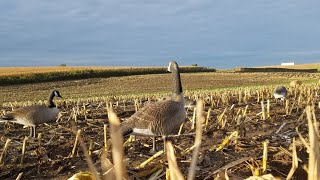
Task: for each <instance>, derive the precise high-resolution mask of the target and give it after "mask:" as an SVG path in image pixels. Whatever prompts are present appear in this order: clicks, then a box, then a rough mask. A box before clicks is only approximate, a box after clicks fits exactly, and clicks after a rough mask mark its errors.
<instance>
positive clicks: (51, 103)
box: [48, 93, 56, 108]
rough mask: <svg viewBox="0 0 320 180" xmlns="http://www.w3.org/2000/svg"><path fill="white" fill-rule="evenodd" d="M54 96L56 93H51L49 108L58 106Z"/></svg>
mask: <svg viewBox="0 0 320 180" xmlns="http://www.w3.org/2000/svg"><path fill="white" fill-rule="evenodd" d="M53 98H54V93H51V95H50V96H49V100H48V107H49V108H53V107H56V105H55V104H54V102H53Z"/></svg>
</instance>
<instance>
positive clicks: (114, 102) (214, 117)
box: [0, 73, 320, 179]
mask: <svg viewBox="0 0 320 180" xmlns="http://www.w3.org/2000/svg"><path fill="white" fill-rule="evenodd" d="M133 79H135V81H132V80H133ZM297 79H299V80H302V82H303V84H302V85H301V86H298V87H294V88H289V95H288V98H287V100H286V101H283V102H282V101H276V100H275V99H274V98H273V95H272V94H273V89H274V84H284V83H286V85H288V83H289V82H290V80H297ZM312 79H313V80H312ZM317 79H319V75H318V74H307V73H274V74H272V73H243V74H235V73H197V74H182V85H183V87H184V90H185V93H184V95H185V96H187V97H189V98H190V99H192V100H195V101H196V100H200V99H201V100H203V104H200V105H198V108H197V109H198V112H197V110H196V109H195V108H194V107H188V108H187V120H186V121H185V123H184V124H183V126H182V127H181V129H180V136H176V137H170V138H169V140H170V141H171V142H172V146H171V144H170V143H168V144H167V145H166V146H167V148H166V149H167V152H166V153H163V151H162V150H163V141H162V139H161V138H158V139H157V145H158V150H159V152H158V153H156V155H157V156H156V157H153V158H152V159H151V161H150V162H148V161H147V162H146V160H147V159H148V158H150V157H151V156H152V155H150V152H149V151H150V149H151V148H152V139H151V138H148V137H138V136H137V137H131V138H129V139H128V138H124V142H123V144H120V146H119V142H121V141H120V140H121V138H120V140H119V139H117V140H114V138H119V137H118V136H116V132H117V131H116V130H114V129H116V128H117V127H116V126H115V125H113V126H114V127H113V128H114V129H113V133H115V134H114V135H112V136H110V122H109V118H108V114H109V117H110V115H112V112H115V114H116V115H117V116H118V117H119V118H120V119H121V120H122V119H124V118H127V117H130V116H131V115H132V114H133V113H134V112H135V111H137V110H138V109H140V108H142V107H143V106H144V105H146V104H148V103H152V102H154V101H157V100H159V99H160V98H161V97H162V96H163V95H164V92H169V91H170V89H171V84H172V83H171V79H170V76H169V75H145V76H131V77H118V78H101V79H93V80H78V81H63V82H50V83H40V84H33V85H15V86H5V87H2V88H1V91H0V92H1V96H2V99H1V103H2V104H0V105H1V107H0V108H1V112H0V113H1V115H2V114H4V113H6V112H9V111H11V110H12V109H15V108H17V107H21V106H24V105H28V104H42V103H46V101H39V99H46V97H47V94H48V93H49V89H50V90H52V88H57V89H59V91H60V92H61V95H62V96H64V99H62V100H56V103H57V106H58V107H59V108H60V109H61V113H60V116H59V118H58V120H57V123H54V124H45V125H40V126H39V127H38V132H39V133H40V134H41V135H39V136H38V138H28V139H27V138H25V136H26V135H28V132H29V130H28V129H23V128H22V127H21V125H17V124H11V123H2V124H0V137H1V139H0V148H1V150H0V152H1V159H0V161H1V165H0V178H1V179H15V178H16V177H18V175H19V174H20V175H22V179H67V178H70V177H71V176H72V175H73V174H75V173H77V172H80V171H91V172H93V174H95V173H94V171H95V170H96V171H97V172H98V173H99V176H100V177H102V178H107V177H109V178H110V177H111V179H112V177H114V176H117V175H118V174H117V173H118V172H119V171H118V170H119V167H121V165H120V166H119V162H121V161H119V159H117V161H114V160H113V158H115V154H117V153H116V152H121V151H122V149H123V151H124V157H123V159H124V164H125V167H126V169H124V171H123V173H124V176H126V175H125V174H127V178H128V179H168V178H171V179H179V178H182V177H184V178H187V177H188V174H189V173H190V172H194V173H195V178H196V179H214V178H216V179H218V177H220V178H222V179H224V178H226V176H228V177H229V178H231V179H245V178H248V177H250V176H253V175H264V174H269V176H271V174H272V175H273V176H274V177H279V178H281V179H284V178H286V177H287V176H288V174H289V172H290V170H291V168H292V167H294V168H293V169H294V171H292V172H294V174H293V176H292V178H293V179H307V177H308V168H309V170H310V164H309V165H308V160H309V157H310V158H311V160H314V163H313V164H317V163H318V164H320V163H319V157H317V156H314V154H312V153H314V146H315V145H316V144H317V143H318V144H319V140H318V138H319V131H318V129H317V128H318V127H319V124H318V123H317V122H318V119H319V108H320V104H319V102H320V97H319V93H320V85H319V84H318V80H317ZM310 80H312V81H313V82H310ZM129 82H130V84H129ZM133 82H134V83H133ZM307 82H308V83H307ZM150 83H151V85H150ZM152 83H154V84H152ZM263 84H265V85H263ZM267 84H272V85H267ZM240 85H241V86H240ZM257 85H261V86H257ZM239 86H240V87H239ZM76 87H77V88H76ZM217 87H218V89H216V88H217ZM222 87H232V88H223V89H221V88H222ZM287 87H288V86H287ZM104 90H105V93H103V92H102V91H104ZM113 91H118V94H114V93H113ZM36 92H39V94H37V93H36ZM139 92H140V93H139ZM157 92H161V93H157ZM8 93H10V95H7V94H8ZM19 93H20V94H19ZM128 93H131V94H132V93H134V94H135V95H126V94H128ZM27 100H28V101H27ZM308 105H309V106H308ZM307 106H308V107H310V108H309V109H307V111H306V107H307ZM107 107H109V109H108V111H107ZM110 107H112V109H113V111H112V110H111V109H110ZM201 108H203V111H201ZM196 114H197V118H196ZM116 119H117V118H116ZM197 120H199V121H197ZM310 120H311V122H314V127H317V128H314V129H316V131H315V134H316V135H315V136H312V137H311V139H310V136H309V130H308V128H310V127H308V121H310ZM196 122H199V123H196ZM115 124H117V123H115ZM199 124H200V126H199ZM311 124H312V123H311ZM309 126H311V125H310V122H309ZM200 127H201V128H202V130H201V128H200ZM111 128H112V127H111ZM196 130H197V131H198V132H199V131H200V132H201V134H202V137H201V138H199V136H198V140H199V139H200V140H201V146H200V147H199V146H194V144H195V138H196V136H195V132H196ZM299 135H300V137H299ZM76 137H77V138H76ZM8 139H9V140H10V143H7V145H6V142H8V141H9V140H8ZM293 139H294V140H293ZM111 142H113V146H112V145H111V144H112V143H111ZM115 142H118V143H116V144H115ZM315 142H316V143H315ZM196 144H197V145H199V144H198V143H196ZM23 146H25V150H24V148H23ZM122 147H123V148H122ZM114 148H118V149H117V151H115V150H114ZM317 148H318V149H317ZM315 149H317V150H318V152H316V153H318V154H319V146H317V147H315ZM112 150H113V151H112ZM23 151H24V152H25V154H23V153H22V152H23ZM194 151H196V153H198V155H196V157H197V158H196V161H193V162H196V166H195V167H194V168H192V169H191V170H190V166H191V164H192V160H193V158H192V156H193V154H194V153H195V152H194ZM85 154H89V155H87V156H86V155H85ZM118 155H119V154H118ZM295 155H297V156H295ZM120 157H121V153H120ZM86 159H87V160H86ZM88 159H89V160H88ZM90 160H91V161H92V162H91V163H90ZM175 161H176V162H175ZM293 162H294V163H293ZM315 162H317V163H315ZM113 165H115V166H114V167H113ZM94 169H95V170H94ZM120 169H121V168H120ZM115 172H116V174H114V173H115ZM179 172H181V175H182V176H179ZM309 173H310V172H309ZM289 176H290V175H289ZM269 179H272V178H269Z"/></svg>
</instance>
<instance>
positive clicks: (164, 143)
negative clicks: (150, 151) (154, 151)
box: [162, 136, 167, 153]
mask: <svg viewBox="0 0 320 180" xmlns="http://www.w3.org/2000/svg"><path fill="white" fill-rule="evenodd" d="M162 139H163V153H166V140H167V136H162Z"/></svg>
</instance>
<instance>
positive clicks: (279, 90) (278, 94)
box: [273, 86, 288, 101]
mask: <svg viewBox="0 0 320 180" xmlns="http://www.w3.org/2000/svg"><path fill="white" fill-rule="evenodd" d="M287 94H288V90H287V88H286V87H284V86H277V87H276V88H275V89H274V91H273V96H274V98H275V99H281V100H282V101H283V100H285V98H286V96H287Z"/></svg>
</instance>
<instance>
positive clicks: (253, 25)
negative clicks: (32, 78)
mask: <svg viewBox="0 0 320 180" xmlns="http://www.w3.org/2000/svg"><path fill="white" fill-rule="evenodd" d="M319 5H320V2H318V1H315V0H314V1H308V2H305V1H289V0H280V1H266V0H261V1H235V0H227V1H210V0H188V1H186V0H176V1H172V0H163V1H148V0H143V1H131V0H121V1H116V0H110V1H102V0H90V1H88V0H78V1H61V0H60V1H59V0H58V1H49V0H29V1H23V0H15V1H10V0H3V1H1V6H0V11H1V16H0V39H1V41H0V54H1V55H2V57H0V66H1V64H2V63H3V61H4V60H5V59H12V61H11V62H12V63H13V62H14V61H16V62H18V60H16V59H23V58H28V59H39V60H40V59H45V60H46V61H48V62H54V61H55V60H56V61H59V59H64V61H65V60H67V59H73V60H74V63H77V62H78V63H84V61H85V59H86V58H87V59H90V60H91V61H92V63H93V62H95V63H99V62H100V63H104V64H106V65H107V64H108V63H110V64H111V63H112V62H114V61H117V60H118V61H121V62H124V61H128V64H130V63H131V64H134V63H135V62H140V63H141V64H143V63H144V64H148V63H150V61H151V60H150V59H154V60H162V59H166V58H171V57H181V58H184V59H185V61H186V62H191V61H192V59H195V58H197V57H200V58H197V61H200V62H201V61H202V60H203V62H204V63H208V62H209V60H208V59H212V61H220V57H225V58H227V59H228V58H229V60H230V59H231V58H235V57H238V58H240V57H241V58H240V59H242V57H247V61H250V62H251V61H254V60H255V58H256V57H259V56H265V57H268V58H270V59H274V60H276V59H280V58H281V57H282V56H283V55H285V54H287V55H288V56H293V57H294V56H296V57H300V58H303V57H305V58H306V59H307V58H308V57H309V55H310V52H311V53H312V52H316V51H318V42H319V41H320V37H319V36H318V32H319V31H320V25H319V23H318V19H319V18H320V12H319V11H318V9H317V7H319ZM299 51H300V53H298V52H299ZM17 54H18V55H17ZM270 54H271V55H270ZM312 54H313V57H315V58H316V55H318V53H312ZM269 55H270V56H269ZM152 57H154V58H152ZM55 58H57V59H55ZM201 58H202V59H201ZM79 59H81V61H79ZM243 59H245V58H243ZM224 61H225V60H224ZM19 62H20V61H19ZM88 63H90V62H88ZM239 63H241V62H239ZM34 64H36V63H34ZM208 64H209V63H208ZM79 65H81V64H79ZM231 65H232V64H231Z"/></svg>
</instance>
